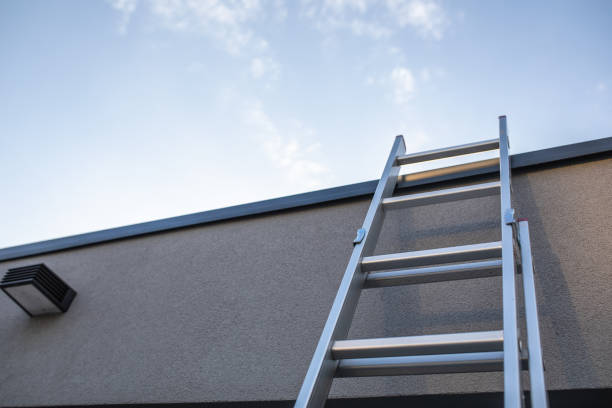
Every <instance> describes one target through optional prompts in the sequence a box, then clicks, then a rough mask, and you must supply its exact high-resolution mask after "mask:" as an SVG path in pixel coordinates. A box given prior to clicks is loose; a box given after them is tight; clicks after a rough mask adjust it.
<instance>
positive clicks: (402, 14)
mask: <svg viewBox="0 0 612 408" xmlns="http://www.w3.org/2000/svg"><path fill="white" fill-rule="evenodd" d="M366 14H367V15H366ZM302 15H304V16H306V17H307V18H310V19H312V20H314V22H315V27H317V28H318V29H320V30H321V31H324V32H329V31H338V30H347V31H350V32H351V33H352V34H354V35H357V36H368V37H371V38H374V39H380V38H386V37H390V36H391V35H393V34H394V32H395V31H396V30H397V29H401V28H404V27H406V26H409V27H412V28H413V29H415V30H416V31H417V32H418V33H419V34H420V35H421V36H423V37H425V38H434V39H438V40H439V39H441V38H442V37H443V34H444V30H445V28H446V26H447V23H448V19H447V17H446V13H445V12H444V9H443V8H442V7H441V6H440V5H439V4H438V3H437V2H436V1H434V0H325V1H323V2H322V3H317V2H313V1H309V0H303V1H302Z"/></svg>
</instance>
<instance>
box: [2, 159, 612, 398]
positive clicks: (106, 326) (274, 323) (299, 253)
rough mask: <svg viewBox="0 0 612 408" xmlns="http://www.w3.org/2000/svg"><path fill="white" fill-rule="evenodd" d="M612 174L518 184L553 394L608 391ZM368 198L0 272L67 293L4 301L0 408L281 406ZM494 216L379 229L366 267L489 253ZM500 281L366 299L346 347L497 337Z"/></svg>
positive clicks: (609, 165) (587, 163) (598, 162)
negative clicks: (44, 302)
mask: <svg viewBox="0 0 612 408" xmlns="http://www.w3.org/2000/svg"><path fill="white" fill-rule="evenodd" d="M610 180H612V159H610V158H599V159H591V160H583V161H580V162H579V161H573V162H571V163H568V162H565V163H563V165H559V166H556V167H555V166H544V167H543V166H540V167H538V168H528V169H527V170H523V171H521V172H517V173H516V174H515V175H514V177H513V184H514V192H513V194H514V196H513V198H514V201H515V206H516V208H517V211H518V214H519V215H520V216H521V217H527V218H529V221H530V227H531V234H532V246H533V252H534V261H535V266H536V285H537V292H538V300H539V306H540V319H541V328H542V341H543V349H544V361H545V365H546V376H547V382H548V385H549V388H551V389H579V388H609V387H612V353H610V349H611V346H612V343H611V341H610V338H611V337H612V319H610V316H611V312H612V306H611V305H610V293H612V279H610V265H611V264H612V248H610V247H611V245H610V243H611V236H612V234H611V233H610V231H611V230H612V220H611V217H610V208H611V204H610V203H612V189H611V188H610ZM368 204H369V197H363V198H361V199H353V200H346V201H338V202H334V203H328V204H322V205H317V206H311V207H305V208H300V209H296V210H290V211H284V212H279V213H274V214H268V215H261V216H253V217H249V218H241V219H236V220H230V221H224V222H219V223H215V224H209V225H205V226H201V227H192V228H186V229H181V230H175V231H172V232H166V233H159V234H154V235H149V236H142V237H137V238H132V239H126V240H121V241H115V242H110V243H105V244H99V245H94V246H89V247H85V248H79V249H73V250H67V251H63V252H57V253H52V254H46V255H40V256H33V257H29V258H24V259H18V260H13V261H7V262H2V263H0V273H4V271H6V269H8V268H11V267H16V266H22V265H29V264H33V263H39V262H44V263H46V264H47V265H48V266H49V267H50V268H51V269H53V270H54V271H55V272H57V273H58V274H59V275H60V276H61V277H62V278H64V279H65V280H66V281H67V282H68V283H69V284H70V285H71V286H73V287H74V288H75V289H76V290H77V292H78V296H77V297H76V299H75V301H74V303H73V305H72V306H71V308H70V310H69V311H68V312H67V313H66V314H64V315H60V316H49V317H42V318H29V317H27V315H26V314H25V313H24V312H23V311H22V310H20V309H19V308H18V307H17V306H16V305H14V304H13V303H12V301H11V300H10V299H9V298H8V297H6V296H0V405H2V406H31V405H43V406H48V405H83V404H112V403H117V404H119V403H163V402H203V401H253V400H290V399H294V398H295V397H296V396H297V393H298V390H299V387H300V385H301V382H302V379H303V376H304V374H305V372H306V369H307V367H308V363H309V361H310V358H311V356H312V353H313V351H314V348H315V346H316V343H317V340H318V337H319V334H320V332H321V329H322V327H323V325H324V323H325V319H326V317H327V314H328V312H329V308H330V306H331V304H332V301H333V298H334V296H335V292H336V289H337V286H338V284H339V282H340V279H341V276H342V274H343V272H344V268H345V266H346V262H347V261H348V258H349V256H350V253H351V250H352V246H351V242H352V239H353V237H354V234H355V230H356V229H357V228H359V227H360V225H361V223H362V221H363V217H364V215H365V212H366V210H367V207H368ZM498 224H499V199H498V198H496V197H488V198H478V199H473V200H469V201H464V202H456V203H446V204H437V205H433V206H428V207H419V208H413V209H407V210H398V211H394V212H390V213H389V214H388V215H387V218H386V220H385V224H384V227H383V232H382V234H381V237H380V240H379V244H378V246H377V248H376V250H375V253H377V254H382V253H389V252H397V251H407V250H419V249H429V248H436V247H444V246H452V245H464V244H469V243H478V242H486V241H494V240H499V227H498ZM500 283H501V280H500V278H486V279H478V280H471V281H457V282H448V283H433V284H426V285H418V286H410V287H397V288H385V289H370V290H367V291H364V293H363V295H362V297H361V300H360V303H359V306H358V308H357V312H356V315H355V319H354V322H353V327H352V329H351V333H350V337H351V338H362V337H374V336H375V337H382V336H398V335H418V334H433V333H447V332H456V331H472V330H495V329H500V328H501V315H502V311H501V285H500ZM501 389H502V377H501V374H490V373H488V374H461V375H459V374H450V375H438V376H433V375H432V376H418V377H392V378H387V377H385V378H362V379H340V380H336V381H335V383H334V386H333V388H332V394H331V395H332V396H333V397H341V396H353V397H354V396H383V395H404V394H430V393H431V394H436V393H446V392H449V393H450V392H453V393H457V392H479V391H499V390H501Z"/></svg>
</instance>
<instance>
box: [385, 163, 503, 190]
mask: <svg viewBox="0 0 612 408" xmlns="http://www.w3.org/2000/svg"><path fill="white" fill-rule="evenodd" d="M495 171H499V157H496V158H494V159H487V160H479V161H474V162H469V163H463V164H457V165H455V166H448V167H441V168H439V169H432V170H425V171H419V172H417V173H408V174H403V175H401V176H398V178H397V188H406V187H412V186H414V185H420V184H421V182H422V180H428V182H430V183H435V182H438V181H445V180H448V179H450V178H452V177H453V175H455V174H458V173H462V174H463V175H465V177H468V176H472V175H477V174H484V173H488V172H495Z"/></svg>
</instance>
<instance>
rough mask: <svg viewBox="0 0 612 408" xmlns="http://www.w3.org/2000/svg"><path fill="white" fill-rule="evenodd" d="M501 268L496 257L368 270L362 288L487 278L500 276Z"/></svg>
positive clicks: (499, 261) (500, 263)
mask: <svg viewBox="0 0 612 408" xmlns="http://www.w3.org/2000/svg"><path fill="white" fill-rule="evenodd" d="M501 268H502V261H501V259H496V260H492V261H478V262H469V263H461V264H451V265H438V266H431V267H426V268H414V269H402V270H399V271H386V272H370V273H368V276H367V277H366V281H365V284H364V288H366V289H367V288H382V287H386V286H401V285H415V284H420V283H432V282H447V281H453V280H463V279H477V278H488V277H491V276H501V274H502V269H501Z"/></svg>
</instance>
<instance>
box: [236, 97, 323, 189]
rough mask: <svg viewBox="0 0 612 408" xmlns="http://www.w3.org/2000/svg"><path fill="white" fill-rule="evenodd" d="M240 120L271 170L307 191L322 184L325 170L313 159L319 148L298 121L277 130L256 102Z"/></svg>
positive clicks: (310, 132)
mask: <svg viewBox="0 0 612 408" xmlns="http://www.w3.org/2000/svg"><path fill="white" fill-rule="evenodd" d="M243 119H244V122H245V124H246V125H247V126H249V127H250V128H251V130H252V134H253V135H254V137H255V138H256V141H257V143H258V144H259V146H260V148H261V150H262V152H263V153H264V155H265V157H266V158H267V159H268V160H269V161H270V163H271V164H272V165H273V166H274V167H276V168H279V169H282V170H283V174H284V175H285V177H287V178H288V179H289V180H290V181H291V182H292V183H295V184H297V185H300V186H303V187H307V188H318V187H320V186H321V185H322V184H323V182H322V177H323V176H325V175H326V174H327V173H328V171H329V170H328V168H327V166H325V164H323V162H322V161H321V160H320V159H317V153H318V152H319V149H320V144H319V143H318V142H316V141H314V140H313V139H314V131H313V130H311V129H309V128H307V127H306V126H304V125H303V124H301V123H300V122H298V121H291V123H290V124H288V125H285V126H282V129H281V127H279V125H278V124H277V123H276V122H275V121H273V120H272V118H271V117H270V116H269V115H268V114H267V113H266V112H265V111H264V109H263V107H262V104H261V103H260V102H256V103H254V104H252V105H251V106H248V107H247V108H246V109H245V110H244V113H243Z"/></svg>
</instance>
